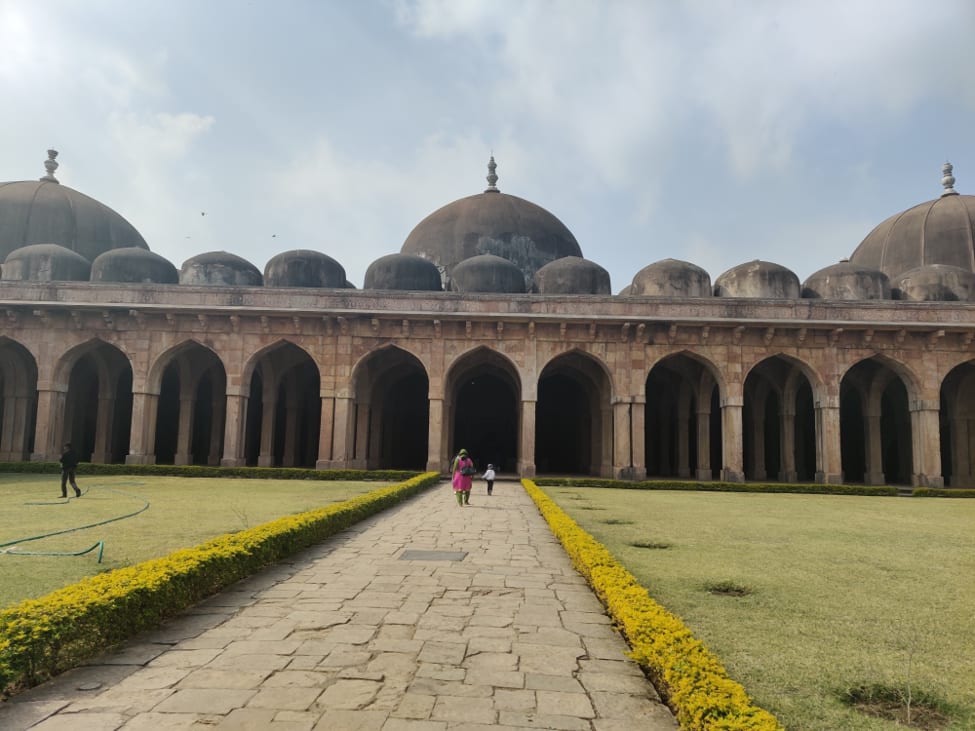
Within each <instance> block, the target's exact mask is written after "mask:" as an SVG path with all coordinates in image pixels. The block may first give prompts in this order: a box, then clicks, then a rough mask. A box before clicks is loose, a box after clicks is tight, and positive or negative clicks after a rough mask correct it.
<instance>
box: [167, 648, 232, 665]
mask: <svg viewBox="0 0 975 731" xmlns="http://www.w3.org/2000/svg"><path fill="white" fill-rule="evenodd" d="M219 655H220V650H170V651H169V652H166V653H163V654H162V655H160V656H159V657H157V658H156V659H154V660H153V661H152V662H151V663H149V665H150V666H151V667H156V668H163V667H165V668H198V667H203V666H204V665H206V664H207V663H208V662H211V661H212V660H213V659H214V658H215V657H218V656H219Z"/></svg>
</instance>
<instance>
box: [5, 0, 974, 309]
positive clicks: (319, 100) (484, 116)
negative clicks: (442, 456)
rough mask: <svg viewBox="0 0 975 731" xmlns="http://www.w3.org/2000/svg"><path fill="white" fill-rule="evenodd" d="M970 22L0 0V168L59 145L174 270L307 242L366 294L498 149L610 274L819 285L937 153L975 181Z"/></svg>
mask: <svg viewBox="0 0 975 731" xmlns="http://www.w3.org/2000/svg"><path fill="white" fill-rule="evenodd" d="M973 35H975V2H972V1H971V0H939V1H938V2H931V1H930V0H877V1H873V0H840V1H838V2H833V1H831V0H808V1H806V0H788V1H787V2H782V1H781V0H768V1H767V2H766V1H762V0H739V1H737V2H731V1H728V2H722V1H721V0H697V1H690V2H677V1H676V0H674V1H671V0H659V1H657V2H654V1H652V0H637V1H635V2H622V1H620V2H614V1H612V0H588V1H586V2H574V1H572V0H559V1H558V2H554V1H553V2H532V1H530V0H517V1H514V2H507V1H506V0H428V1H423V0H418V1H415V2H414V1H409V0H402V1H397V0H359V1H356V2H353V1H352V0H348V1H342V2H339V1H338V0H334V1H333V2H325V1H324V0H318V1H317V2H311V1H309V2H304V1H299V0H277V1H275V2H271V1H270V0H266V1H265V0H252V1H251V2H244V0H165V1H164V2H153V1H150V0H135V1H133V0H125V1H124V2H123V1H116V0H75V1H72V2H68V1H64V2H59V1H57V0H0V180H31V179H37V178H39V177H40V176H41V175H43V174H44V167H43V161H44V159H45V158H46V152H45V151H46V150H47V148H49V147H53V148H55V149H57V150H59V151H60V156H59V158H58V161H59V162H60V163H61V167H60V169H59V170H58V172H57V177H58V178H59V179H60V181H61V182H62V183H64V184H65V185H69V186H71V187H73V188H75V189H77V190H80V191H81V192H83V193H86V194H87V195H90V196H92V197H94V198H96V199H98V200H100V201H102V202H103V203H105V204H106V205H108V206H110V207H112V208H114V209H115V210H116V211H118V212H119V213H121V214H122V215H123V216H125V217H126V218H127V219H128V220H129V221H130V222H131V223H132V224H133V225H134V226H135V227H136V228H137V229H139V231H140V232H141V233H142V234H143V236H144V237H145V239H146V241H148V243H149V246H150V248H151V249H152V250H153V251H155V252H157V253H159V254H161V255H162V256H164V257H166V258H167V259H169V260H170V261H172V262H173V263H174V264H175V265H176V266H177V267H179V266H180V265H181V264H182V263H183V261H185V260H186V259H188V258H189V257H191V256H194V255H196V254H200V253H203V252H205V251H214V250H221V249H222V250H226V251H231V252H234V253H236V254H238V255H240V256H243V257H244V258H246V259H248V260H250V261H251V262H253V263H254V264H255V265H256V266H257V267H258V268H260V269H262V270H263V268H264V265H265V263H266V262H267V260H268V259H269V258H270V257H271V256H274V255H275V254H277V253H280V252H282V251H287V250H290V249H299V248H303V249H315V250H318V251H322V252H325V253H326V254H328V255H330V256H332V257H333V258H335V259H337V260H338V261H339V262H340V263H341V264H343V266H344V267H345V269H346V273H347V275H348V278H349V280H350V281H351V282H352V283H353V284H355V285H356V286H361V285H362V279H363V274H364V273H365V270H366V267H368V265H369V264H370V262H372V261H374V260H375V259H377V258H379V257H380V256H383V255H385V254H389V253H393V252H396V251H399V249H400V247H401V246H402V244H403V241H404V240H405V239H406V236H407V234H408V233H409V232H410V230H411V229H412V228H413V226H415V225H416V224H417V223H418V222H419V221H420V220H421V219H422V218H424V217H425V216H426V215H428V214H429V213H431V212H433V211H434V210H436V209H437V208H439V207H441V206H442V205H445V204H447V203H449V202H450V201H453V200H456V199H458V198H462V197H464V196H467V195H471V194H474V193H479V192H481V191H482V190H483V189H484V188H485V186H486V182H485V180H484V177H485V175H486V174H487V169H486V164H487V160H488V157H489V156H490V154H491V153H492V152H493V153H494V156H495V158H496V160H497V162H498V175H499V176H500V180H499V183H498V186H499V188H500V189H501V191H502V192H505V193H510V194H513V195H517V196H521V197H522V198H527V199H528V200H531V201H533V202H534V203H537V204H538V205H540V206H542V207H544V208H546V209H548V210H549V211H551V212H552V213H553V214H554V215H556V216H557V217H558V218H559V219H561V220H562V221H563V222H564V223H565V224H566V225H567V226H568V227H569V229H570V230H571V231H572V232H573V233H574V234H575V236H576V238H577V239H578V241H579V244H580V246H581V247H582V251H583V254H584V255H585V256H586V257H587V258H589V259H592V260H593V261H596V262H597V263H599V264H601V265H602V266H604V267H605V268H606V269H608V270H609V272H610V275H611V277H612V286H613V291H614V292H617V291H619V290H620V289H622V288H623V287H624V286H626V285H627V284H629V282H630V280H631V279H632V277H633V275H634V274H635V273H636V272H637V271H638V270H639V269H641V268H642V267H644V266H646V265H647V264H650V263H652V262H655V261H658V260H660V259H665V258H668V257H673V258H676V259H684V260H687V261H691V262H693V263H695V264H697V265H699V266H702V267H704V268H705V269H706V270H708V272H710V274H711V277H712V280H713V279H715V278H716V277H717V276H718V275H719V274H721V273H722V272H724V271H725V270H727V269H729V268H730V267H732V266H735V265H736V264H740V263H742V262H745V261H750V260H752V259H764V260H769V261H774V262H777V263H779V264H783V265H785V266H787V267H789V268H790V269H792V270H793V271H794V272H795V273H796V274H797V275H798V276H799V279H800V280H804V279H805V278H806V277H808V276H809V275H810V274H812V273H813V272H814V271H816V270H818V269H821V268H822V267H825V266H828V265H830V264H832V263H835V262H836V261H838V260H839V259H841V258H844V257H847V256H849V255H850V254H851V253H852V252H853V250H854V249H855V248H856V246H857V245H858V244H859V243H860V241H861V240H862V239H863V237H864V236H866V234H867V233H869V231H870V230H871V229H872V228H873V227H874V226H875V225H877V224H878V223H880V222H881V221H882V220H883V219H885V218H887V217H888V216H890V215H893V214H895V213H898V212H899V211H901V210H903V209H905V208H908V207H910V206H912V205H915V204H918V203H921V202H923V201H926V200H930V199H932V198H935V197H937V196H938V195H939V194H940V192H941V190H942V188H941V165H942V163H944V162H945V160H946V159H947V160H950V161H951V162H952V163H953V164H954V165H955V177H956V178H957V180H958V182H957V184H956V189H957V190H958V191H959V192H960V193H969V194H975V43H973V42H972V37H973ZM204 213H205V215H201V214H204Z"/></svg>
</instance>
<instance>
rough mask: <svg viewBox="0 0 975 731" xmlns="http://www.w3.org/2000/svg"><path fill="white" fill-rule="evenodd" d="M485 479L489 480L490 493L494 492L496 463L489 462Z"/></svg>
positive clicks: (485, 471)
mask: <svg viewBox="0 0 975 731" xmlns="http://www.w3.org/2000/svg"><path fill="white" fill-rule="evenodd" d="M484 481H485V482H487V489H488V495H493V494H494V465H493V464H489V465H488V466H487V469H486V470H484Z"/></svg>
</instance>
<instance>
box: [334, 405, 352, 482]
mask: <svg viewBox="0 0 975 731" xmlns="http://www.w3.org/2000/svg"><path fill="white" fill-rule="evenodd" d="M351 407H352V399H350V398H349V397H347V396H336V397H335V426H334V431H333V439H332V467H333V468H335V469H348V468H349V467H350V466H351V465H350V464H349V463H350V461H351V460H350V458H349V447H350V444H349V441H350V440H349V436H350V433H349V412H350V411H351Z"/></svg>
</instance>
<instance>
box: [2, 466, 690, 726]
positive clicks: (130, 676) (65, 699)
mask: <svg viewBox="0 0 975 731" xmlns="http://www.w3.org/2000/svg"><path fill="white" fill-rule="evenodd" d="M471 500H472V505H471V506H469V507H466V508H460V507H458V506H457V504H456V502H455V500H454V498H453V495H452V492H451V490H450V487H449V485H448V484H447V483H442V484H441V485H439V486H438V487H435V488H433V489H431V490H430V491H428V492H427V493H425V494H424V495H421V496H418V497H416V498H414V499H412V500H410V501H409V502H407V503H406V504H404V505H402V506H399V507H397V508H393V509H392V510H389V511H387V512H385V513H383V514H381V515H379V516H376V517H374V518H372V519H370V520H368V521H365V522H363V523H361V524H360V525H358V526H356V527H355V528H354V529H352V530H348V531H346V532H344V533H342V534H340V535H339V536H336V537H335V538H333V539H331V540H329V541H327V542H325V543H323V544H321V545H320V546H316V547H315V548H313V549H310V550H308V551H305V552H303V553H302V554H300V555H299V556H296V557H295V558H294V559H292V560H291V561H288V562H285V563H282V564H278V565H276V566H274V567H273V568H271V569H269V570H267V571H264V572H262V573H261V574H260V575H258V576H255V577H253V578H251V579H249V580H247V581H245V582H242V583H240V584H237V585H235V586H234V587H232V588H231V589H230V590H228V591H225V592H223V593H222V594H220V595H218V596H216V597H214V598H212V599H210V600H208V601H206V602H204V603H202V604H200V605H198V606H196V607H194V608H193V609H191V610H189V611H188V612H186V613H185V614H183V615H181V616H180V617H179V618H178V619H176V620H174V621H172V622H170V623H169V624H167V625H166V626H165V627H164V628H163V629H161V630H159V631H157V632H153V633H151V634H147V635H144V636H141V637H139V638H138V639H137V640H135V641H133V642H132V643H130V644H129V645H127V646H126V647H124V648H123V649H121V650H120V651H119V652H117V653H114V654H112V655H109V656H106V657H103V658H100V659H99V660H98V661H97V662H95V663H93V664H91V665H89V666H86V667H83V668H78V669H76V670H72V671H70V672H68V673H65V674H64V675H62V676H60V677H58V678H55V679H54V680H52V681H51V682H49V683H46V684H45V685H42V686H39V687H37V688H34V689H32V690H30V691H28V692H26V693H22V694H20V695H18V696H15V697H14V698H13V699H11V700H9V701H8V702H6V703H4V704H0V728H2V729H4V730H5V731H14V730H15V729H28V728H29V729H34V730H36V731H59V730H64V731H68V730H70V731H78V730H79V729H83V730H84V731H99V730H102V729H104V730H106V731H107V730H110V729H111V730H113V729H126V730H127V731H132V730H137V729H138V730H145V731H150V730H151V731H158V730H165V729H254V730H255V731H256V730H258V729H260V730H264V729H270V730H271V731H310V730H315V731H325V730H327V731H485V730H486V729H510V730H511V731H515V730H518V731H521V730H527V729H535V730H536V731H537V730H538V729H565V730H566V731H576V730H585V731H635V730H636V729H640V730H647V731H656V730H657V729H661V730H663V729H666V730H669V731H673V729H676V728H677V724H676V722H675V721H674V719H673V716H672V715H671V713H670V711H669V710H668V709H667V708H666V706H664V705H663V704H661V703H660V701H659V698H658V696H657V694H656V692H655V690H654V688H653V686H652V685H650V684H649V683H648V682H647V681H646V679H645V678H644V677H643V675H642V674H641V673H640V670H639V668H638V667H637V666H636V665H635V664H634V663H633V662H632V661H630V660H628V659H626V657H625V655H624V652H625V650H626V645H625V644H624V642H623V641H622V639H621V638H620V637H619V635H618V634H617V633H616V631H615V630H613V628H612V627H611V626H610V621H609V619H608V617H607V616H606V614H605V612H604V611H603V608H602V606H601V605H600V603H599V601H598V600H597V599H596V598H595V596H594V595H593V593H592V591H591V590H590V589H589V588H588V586H587V585H586V583H585V581H584V580H583V579H582V577H580V576H579V575H578V574H577V573H576V572H575V570H574V569H573V568H572V565H571V563H570V562H569V560H568V558H567V557H566V555H565V553H564V552H563V550H562V548H561V546H559V544H558V543H557V541H556V540H555V539H554V538H553V537H552V535H551V533H550V532H549V530H548V527H547V526H546V525H545V522H544V520H543V519H542V518H541V516H540V515H539V514H538V511H537V510H536V508H535V507H534V505H533V504H532V502H531V500H530V499H529V497H528V495H527V494H526V493H525V492H524V490H523V489H522V487H521V486H520V485H519V484H518V483H503V482H502V483H497V484H496V485H495V490H494V495H493V496H491V497H488V496H487V495H486V494H485V493H484V486H483V484H480V485H476V486H475V492H474V494H473V496H472V498H471ZM457 552H462V553H464V554H466V555H465V556H464V557H463V559H462V560H451V559H457V558H459V556H457V555H456V553H457ZM404 554H406V555H407V556H411V557H412V558H411V560H403V559H402V558H401V556H403V555H404Z"/></svg>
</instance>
